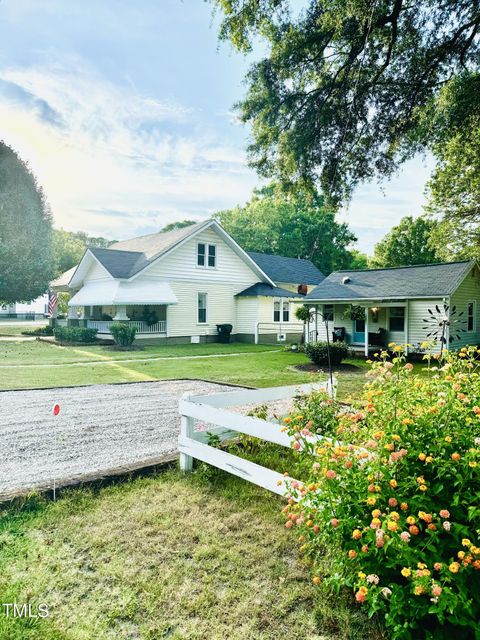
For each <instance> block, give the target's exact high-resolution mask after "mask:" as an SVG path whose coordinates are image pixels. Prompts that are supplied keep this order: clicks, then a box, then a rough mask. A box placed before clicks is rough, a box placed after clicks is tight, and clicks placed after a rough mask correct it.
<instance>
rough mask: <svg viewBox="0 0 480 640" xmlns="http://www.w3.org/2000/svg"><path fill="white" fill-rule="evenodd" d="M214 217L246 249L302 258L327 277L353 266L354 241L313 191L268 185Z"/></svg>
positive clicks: (347, 230) (346, 229) (347, 229)
mask: <svg viewBox="0 0 480 640" xmlns="http://www.w3.org/2000/svg"><path fill="white" fill-rule="evenodd" d="M215 217H216V218H217V219H218V220H219V222H220V223H221V225H222V226H223V227H224V228H225V229H226V231H228V233H230V235H231V236H233V238H234V239H235V240H236V241H237V242H238V243H239V245H240V246H241V247H242V248H243V249H245V250H246V251H260V252H261V253H271V254H277V255H281V256H288V257H292V258H306V259H308V260H311V261H312V262H313V263H314V264H315V265H316V266H317V267H318V268H319V269H320V271H322V272H323V273H325V274H328V273H330V272H331V271H334V270H335V269H341V268H344V267H349V266H350V265H351V263H352V259H353V258H352V253H351V251H350V250H349V247H350V245H351V244H352V243H354V242H355V241H356V237H355V235H354V234H353V233H352V232H351V231H350V229H349V228H348V226H347V224H345V223H343V222H338V221H337V219H336V216H335V212H334V211H332V210H331V209H329V208H328V207H326V206H325V203H324V199H323V197H322V196H321V195H319V194H317V193H315V194H312V193H310V192H301V191H298V190H297V191H296V192H294V193H285V192H284V191H283V190H282V189H280V188H279V186H278V185H276V184H272V185H269V186H267V187H263V188H261V189H256V190H255V191H254V193H253V197H252V198H251V199H250V201H249V202H247V204H246V205H245V206H243V207H235V208H234V209H229V210H226V211H221V212H219V213H217V214H216V215H215Z"/></svg>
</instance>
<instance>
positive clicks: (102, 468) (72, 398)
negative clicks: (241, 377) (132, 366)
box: [0, 380, 232, 498]
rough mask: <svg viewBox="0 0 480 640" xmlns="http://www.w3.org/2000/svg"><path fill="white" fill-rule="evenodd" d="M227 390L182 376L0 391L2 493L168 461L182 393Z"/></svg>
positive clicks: (172, 445) (177, 423) (177, 429)
mask: <svg viewBox="0 0 480 640" xmlns="http://www.w3.org/2000/svg"><path fill="white" fill-rule="evenodd" d="M222 390H223V391H231V390H232V388H231V387H228V386H224V385H219V384H214V383H209V382H201V381H193V380H192V381H185V380H180V381H167V382H144V383H136V384H112V385H95V386H89V387H74V388H61V389H47V390H33V391H6V392H0V412H1V414H0V415H1V424H0V498H6V497H9V496H11V495H14V494H15V493H21V492H25V491H26V490H28V489H33V488H47V487H51V486H52V483H53V478H55V479H56V481H57V484H68V483H72V482H75V481H79V480H81V479H93V478H95V477H97V478H99V477H102V476H104V475H109V474H112V473H113V472H114V470H116V471H117V472H118V473H120V472H122V471H126V470H128V469H129V468H130V469H131V468H134V467H137V468H138V467H141V466H147V465H148V464H155V463H156V462H160V461H161V460H162V459H168V458H169V457H172V456H173V455H174V454H175V452H176V449H177V435H178V431H179V426H180V418H179V415H178V400H179V398H180V397H181V396H182V395H183V394H184V393H187V392H188V393H195V394H205V393H216V392H218V391H222ZM56 402H58V403H59V404H60V406H61V412H60V415H59V416H57V417H54V416H53V415H52V408H53V405H54V403H56Z"/></svg>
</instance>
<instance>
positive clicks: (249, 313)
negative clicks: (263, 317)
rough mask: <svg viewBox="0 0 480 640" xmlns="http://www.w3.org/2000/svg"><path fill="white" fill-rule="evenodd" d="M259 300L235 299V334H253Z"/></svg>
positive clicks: (254, 297)
mask: <svg viewBox="0 0 480 640" xmlns="http://www.w3.org/2000/svg"><path fill="white" fill-rule="evenodd" d="M259 300H260V298H259V297H258V296H249V297H245V298H243V297H240V298H236V305H237V314H236V333H248V334H254V333H255V326H256V324H257V318H258V307H259Z"/></svg>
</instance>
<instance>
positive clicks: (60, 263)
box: [53, 229, 114, 275]
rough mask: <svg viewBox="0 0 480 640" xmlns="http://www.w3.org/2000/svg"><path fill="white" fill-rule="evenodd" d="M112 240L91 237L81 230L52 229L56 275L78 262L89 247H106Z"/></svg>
mask: <svg viewBox="0 0 480 640" xmlns="http://www.w3.org/2000/svg"><path fill="white" fill-rule="evenodd" d="M112 242H114V240H107V239H106V238H102V237H91V236H89V235H87V234H86V233H84V232H83V231H78V232H76V233H74V232H72V231H65V230H64V229H54V231H53V254H54V260H55V268H56V273H57V275H60V274H62V273H64V272H65V271H68V269H71V268H72V267H74V266H75V265H76V264H78V263H79V262H80V260H81V259H82V256H83V254H84V253H85V251H86V250H87V249H88V248H90V247H100V248H102V249H106V248H108V247H109V246H110V245H111V244H112Z"/></svg>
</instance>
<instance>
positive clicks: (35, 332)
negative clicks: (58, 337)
mask: <svg viewBox="0 0 480 640" xmlns="http://www.w3.org/2000/svg"><path fill="white" fill-rule="evenodd" d="M22 336H53V327H51V326H50V325H47V326H46V327H37V328H36V329H27V330H26V331H22Z"/></svg>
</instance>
